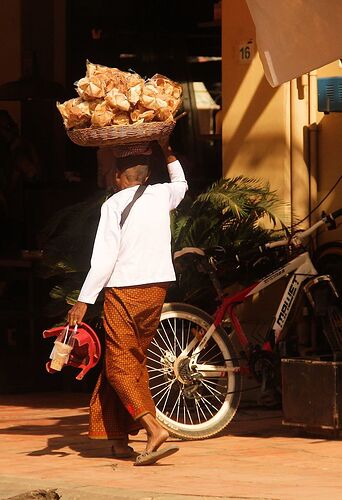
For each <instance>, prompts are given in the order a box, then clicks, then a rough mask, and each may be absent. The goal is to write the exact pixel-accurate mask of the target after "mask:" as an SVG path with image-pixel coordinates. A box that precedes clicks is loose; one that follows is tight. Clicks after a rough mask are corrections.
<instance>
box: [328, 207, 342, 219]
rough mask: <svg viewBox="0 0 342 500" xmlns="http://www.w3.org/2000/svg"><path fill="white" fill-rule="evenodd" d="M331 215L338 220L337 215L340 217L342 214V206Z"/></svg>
mask: <svg viewBox="0 0 342 500" xmlns="http://www.w3.org/2000/svg"><path fill="white" fill-rule="evenodd" d="M330 215H331V217H332V218H333V219H334V220H336V219H337V217H340V216H341V215H342V208H339V209H338V210H335V212H333V213H332V214H330Z"/></svg>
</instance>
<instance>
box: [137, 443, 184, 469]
mask: <svg viewBox="0 0 342 500" xmlns="http://www.w3.org/2000/svg"><path fill="white" fill-rule="evenodd" d="M177 451H179V448H178V446H170V447H169V448H162V449H161V450H156V451H150V452H148V451H144V452H143V453H141V454H140V455H138V456H137V458H136V460H135V462H134V465H152V464H155V463H156V462H157V461H158V460H160V459H161V458H166V457H169V456H170V455H173V454H174V453H176V452H177Z"/></svg>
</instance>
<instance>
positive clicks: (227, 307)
mask: <svg viewBox="0 0 342 500" xmlns="http://www.w3.org/2000/svg"><path fill="white" fill-rule="evenodd" d="M290 273H293V274H292V275H291V277H290V279H289V282H288V284H287V287H286V289H285V291H284V294H283V296H282V298H281V301H280V304H279V306H278V310H277V312H276V315H275V320H274V323H273V326H272V330H273V332H274V335H275V343H278V342H279V341H280V340H281V333H282V331H283V328H284V326H285V324H286V320H287V318H288V316H289V314H290V311H291V309H292V307H293V304H294V303H295V299H296V297H297V294H298V291H299V289H300V286H301V284H302V283H303V281H305V280H306V279H307V278H309V277H313V276H317V275H318V272H317V270H316V269H315V267H314V265H313V263H312V261H311V258H310V255H309V253H308V252H304V253H302V254H301V255H299V256H298V257H295V258H294V259H292V260H291V261H289V262H288V263H286V264H285V265H284V266H282V267H281V268H279V269H276V270H275V271H273V272H271V273H270V274H268V275H266V276H265V277H264V278H263V279H262V280H260V281H257V282H256V283H254V284H252V285H250V286H248V287H247V288H244V289H243V290H241V291H240V292H238V293H235V294H234V295H232V296H230V297H224V298H223V300H222V304H221V305H220V306H219V307H218V309H217V310H216V312H215V314H214V321H213V323H212V324H211V325H210V327H209V328H208V330H207V331H206V333H205V335H204V336H203V338H202V339H201V340H200V342H199V344H198V345H197V346H196V344H197V342H198V340H197V338H194V339H193V340H192V341H191V342H190V343H189V344H188V346H187V347H186V349H184V350H183V351H182V353H181V354H180V356H179V357H178V360H180V359H183V358H184V357H186V356H188V354H189V353H190V351H191V350H192V349H194V351H193V353H192V355H191V364H195V363H196V360H197V357H198V355H199V353H200V352H201V350H202V349H204V348H205V347H206V345H207V343H208V341H209V339H210V337H211V336H212V334H213V332H214V331H215V329H216V328H217V327H218V326H220V325H221V323H222V321H223V319H224V318H225V317H226V316H227V315H228V316H229V318H230V321H231V324H232V326H233V328H234V331H235V333H236V335H237V337H238V340H239V343H240V345H241V347H242V348H243V349H247V347H248V345H249V341H248V339H247V337H246V334H245V332H244V331H243V328H242V326H241V323H240V321H239V319H238V317H237V315H236V313H235V310H234V309H235V307H236V306H237V305H239V304H241V303H242V302H244V301H245V300H246V299H247V298H248V297H251V296H253V295H255V294H257V293H259V292H260V291H261V290H264V289H265V288H267V287H269V286H271V285H272V284H273V283H275V282H276V281H278V280H280V279H281V278H283V277H284V276H286V275H288V274H290ZM195 346H196V347H195ZM262 349H264V350H267V351H271V350H272V348H271V345H270V343H269V342H264V344H263V346H262ZM196 366H197V370H199V371H201V372H202V371H203V372H211V371H212V370H213V371H215V372H217V371H220V372H222V373H224V372H227V371H231V370H232V368H230V367H224V366H222V367H219V370H218V367H211V366H210V365H203V366H202V365H198V364H197V365H196Z"/></svg>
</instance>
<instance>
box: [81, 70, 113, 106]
mask: <svg viewBox="0 0 342 500" xmlns="http://www.w3.org/2000/svg"><path fill="white" fill-rule="evenodd" d="M76 91H77V93H78V95H79V96H80V97H82V99H84V100H86V101H87V100H92V99H98V98H101V97H104V96H105V95H106V86H105V83H104V81H103V80H101V78H99V77H97V76H96V75H93V76H91V77H89V78H88V77H87V76H85V77H84V78H81V79H80V80H78V82H77V83H76Z"/></svg>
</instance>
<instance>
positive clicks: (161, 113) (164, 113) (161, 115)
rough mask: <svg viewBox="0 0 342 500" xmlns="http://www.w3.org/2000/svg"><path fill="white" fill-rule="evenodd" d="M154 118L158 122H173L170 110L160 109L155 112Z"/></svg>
mask: <svg viewBox="0 0 342 500" xmlns="http://www.w3.org/2000/svg"><path fill="white" fill-rule="evenodd" d="M156 118H157V120H158V121H159V122H166V121H171V120H173V113H172V111H171V108H162V109H158V110H157V111H156Z"/></svg>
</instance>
